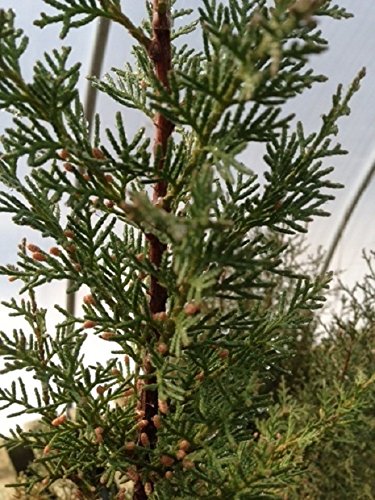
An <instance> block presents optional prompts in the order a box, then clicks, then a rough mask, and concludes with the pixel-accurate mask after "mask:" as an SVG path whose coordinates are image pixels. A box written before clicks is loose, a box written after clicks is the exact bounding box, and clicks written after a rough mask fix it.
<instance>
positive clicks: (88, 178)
mask: <svg viewBox="0 0 375 500" xmlns="http://www.w3.org/2000/svg"><path fill="white" fill-rule="evenodd" d="M82 179H83V180H84V181H86V182H89V181H90V180H91V177H90V175H89V174H83V175H82Z"/></svg>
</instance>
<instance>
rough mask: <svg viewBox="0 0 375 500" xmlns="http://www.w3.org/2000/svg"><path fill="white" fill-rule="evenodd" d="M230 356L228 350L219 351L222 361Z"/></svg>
mask: <svg viewBox="0 0 375 500" xmlns="http://www.w3.org/2000/svg"><path fill="white" fill-rule="evenodd" d="M228 356H229V351H228V349H221V350H220V351H219V358H221V359H227V357H228Z"/></svg>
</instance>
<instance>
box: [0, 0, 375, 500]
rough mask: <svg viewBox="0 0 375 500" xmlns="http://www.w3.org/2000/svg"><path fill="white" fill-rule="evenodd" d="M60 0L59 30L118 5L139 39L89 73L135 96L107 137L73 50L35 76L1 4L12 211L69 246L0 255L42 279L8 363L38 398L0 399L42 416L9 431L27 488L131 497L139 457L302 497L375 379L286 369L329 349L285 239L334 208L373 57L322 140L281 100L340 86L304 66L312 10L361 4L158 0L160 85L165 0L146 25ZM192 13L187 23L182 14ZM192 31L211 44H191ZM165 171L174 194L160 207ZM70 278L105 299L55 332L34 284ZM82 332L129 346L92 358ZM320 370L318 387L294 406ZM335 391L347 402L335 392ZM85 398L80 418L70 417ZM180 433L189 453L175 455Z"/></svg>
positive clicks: (234, 491)
mask: <svg viewBox="0 0 375 500" xmlns="http://www.w3.org/2000/svg"><path fill="white" fill-rule="evenodd" d="M45 4H46V6H48V8H49V9H48V13H44V14H42V15H41V18H40V19H39V20H38V21H37V22H36V24H37V25H39V26H40V27H44V26H47V25H49V24H55V23H59V24H61V25H62V32H61V36H62V37H64V36H65V35H66V34H67V33H68V32H69V30H70V29H73V28H79V27H81V26H83V25H85V24H87V23H89V22H91V21H93V20H95V19H97V18H100V17H105V18H107V19H109V20H111V21H113V22H116V23H118V24H120V25H121V26H122V27H123V28H125V29H126V30H127V31H128V32H129V34H130V35H132V36H133V37H134V39H135V40H136V42H137V45H136V46H135V47H134V50H133V55H134V62H133V63H132V64H130V63H128V62H126V63H125V64H124V67H123V68H114V69H113V71H112V73H110V74H108V75H107V76H106V77H105V78H104V79H103V80H99V79H96V78H93V79H92V84H93V85H94V86H95V87H96V88H97V89H98V90H100V91H101V92H102V93H103V94H105V95H103V98H105V99H108V100H113V101H114V102H115V103H116V105H117V106H118V105H120V106H121V108H122V109H121V111H119V112H117V114H115V116H114V117H113V123H114V126H113V128H107V129H106V130H104V131H103V130H102V129H101V125H100V117H99V116H96V117H95V123H94V126H93V130H94V133H93V134H92V136H91V135H90V133H89V127H88V124H87V120H86V118H85V112H84V108H83V105H82V103H81V99H80V96H79V93H78V90H77V82H78V78H79V65H78V64H73V65H71V64H70V62H69V53H70V50H69V49H67V48H63V49H61V50H60V51H53V52H52V54H45V56H44V59H43V61H39V62H37V63H36V64H35V66H34V73H33V77H32V80H31V82H26V81H25V80H24V78H23V75H22V71H21V66H20V62H19V60H20V57H21V56H22V55H23V54H24V53H25V51H26V49H27V39H26V38H25V37H24V36H23V34H22V32H21V31H20V30H17V29H16V28H15V27H14V14H12V13H11V12H6V11H4V10H1V11H0V68H1V72H2V73H1V78H0V108H1V109H5V110H6V111H9V112H10V113H12V114H13V125H12V127H9V128H8V129H7V130H6V131H5V134H4V137H3V138H2V147H3V151H2V152H1V155H0V179H1V181H2V182H3V184H4V185H5V187H6V189H5V190H4V191H3V192H1V193H0V211H1V212H5V213H9V214H11V215H12V217H13V221H14V222H15V223H16V224H18V225H20V226H27V227H29V228H31V229H33V230H34V231H36V232H37V233H39V234H40V235H41V236H42V237H43V238H48V239H49V242H50V241H52V242H53V243H52V245H54V246H52V248H50V249H49V250H47V248H46V243H45V241H44V240H43V241H42V243H40V248H39V247H36V246H35V245H30V244H27V242H25V241H24V242H23V243H22V244H21V246H20V251H19V253H18V260H17V263H16V264H8V265H2V266H1V267H0V273H1V274H3V275H7V276H8V277H9V278H10V280H11V281H14V280H17V281H18V282H21V283H22V285H21V294H25V293H27V294H29V298H28V300H25V299H21V300H20V301H16V300H14V299H12V300H10V301H8V302H7V303H5V304H4V305H5V307H6V308H7V309H9V311H10V314H11V315H12V316H15V317H20V318H24V319H26V328H27V331H26V328H24V329H16V330H15V331H14V332H13V334H9V333H6V332H5V331H4V332H1V333H0V337H1V343H0V354H1V355H2V356H3V357H4V359H5V363H6V364H5V368H4V370H3V371H9V372H10V371H18V370H23V369H26V370H28V371H30V372H32V373H33V375H34V378H35V379H36V382H37V384H38V385H37V386H36V387H35V392H34V394H31V393H30V391H29V390H28V387H27V384H26V383H25V381H24V380H23V378H22V377H20V378H18V379H17V380H16V381H14V382H13V384H12V385H11V386H10V388H7V387H5V388H2V389H1V390H0V400H1V404H2V408H12V407H13V406H15V408H13V409H12V411H13V412H14V415H18V414H20V412H22V411H23V412H29V413H35V412H38V413H39V414H40V415H41V416H42V419H43V424H42V425H43V430H42V431H35V432H33V431H32V432H22V431H21V430H20V429H18V430H17V431H14V432H12V436H11V439H10V440H9V441H8V444H9V445H10V446H13V445H15V444H16V443H17V442H20V441H21V442H22V443H23V444H28V445H32V446H33V448H34V449H35V450H36V451H37V452H38V453H37V455H38V457H37V460H36V462H35V464H34V465H33V466H32V469H33V475H32V477H31V479H30V480H28V479H27V480H26V486H27V487H28V490H27V491H28V493H29V492H31V491H32V490H33V489H34V491H35V488H37V487H38V485H39V486H40V481H41V480H43V479H44V482H43V484H44V486H43V488H44V487H46V488H47V487H49V485H50V483H52V482H53V481H54V480H55V479H57V478H61V477H66V478H68V479H69V480H71V481H72V483H73V486H74V485H78V486H79V488H80V489H81V491H82V492H83V494H85V495H87V497H88V498H91V497H92V498H96V496H95V495H99V494H100V495H101V494H102V493H103V491H104V493H103V494H107V495H109V497H110V498H115V497H116V495H117V494H118V492H119V482H121V483H125V482H127V481H128V480H129V479H132V480H136V479H137V476H135V474H136V473H137V474H138V473H139V474H140V475H141V478H142V481H143V483H147V482H152V483H153V484H154V490H153V492H152V495H151V497H152V498H155V499H166V500H167V499H168V500H169V499H170V498H176V499H190V498H236V499H251V498H254V499H255V498H281V497H283V496H285V495H288V494H289V492H292V493H293V494H294V492H297V497H293V496H291V498H298V492H301V491H302V492H303V494H304V493H305V490H304V488H305V486H303V485H302V483H301V482H299V479H298V475H299V474H300V473H301V471H302V465H301V464H302V463H303V460H304V457H305V455H306V456H307V455H308V453H309V450H313V449H314V446H316V445H317V443H319V441H320V440H322V439H328V438H327V436H328V435H329V433H330V432H331V430H330V429H332V428H333V427H334V426H335V425H336V422H339V423H340V425H344V423H346V422H347V421H349V419H350V418H351V417H350V416H351V415H352V414H354V413H352V412H355V411H359V410H358V408H359V407H360V405H361V404H362V398H364V397H365V396H364V394H365V393H366V390H367V387H368V386H369V385H370V381H369V380H370V379H368V378H366V379H363V378H362V379H356V380H357V381H356V382H355V383H354V384H353V387H351V388H349V389H348V390H347V389H346V388H345V387H341V386H340V388H339V389H338V390H337V391H336V389H337V388H335V389H331V390H332V392H329V396H327V394H326V392H325V389H324V387H323V389H322V387H319V390H317V385H314V384H315V382H314V383H312V382H311V380H312V378H314V376H315V375H314V376H313V377H311V373H313V374H314V373H315V372H313V371H311V373H310V372H309V370H308V369H307V368H306V370H302V369H301V371H302V372H303V376H304V379H303V381H302V379H301V380H299V381H298V384H297V382H296V385H295V386H293V385H292V384H291V385H292V389H291V391H290V393H293V391H294V393H293V395H291V394H289V390H288V388H287V387H286V385H285V384H286V382H285V380H286V381H287V380H289V379H292V378H293V377H294V376H296V377H297V373H298V374H299V373H301V371H298V370H296V368H295V366H296V365H297V364H298V362H297V360H296V358H294V357H293V355H294V352H298V353H302V354H301V355H302V356H306V359H307V358H308V359H309V360H311V359H315V358H318V356H317V355H315V351H314V350H311V352H310V351H309V355H307V354H306V352H305V350H306V349H305V350H304V348H305V347H306V346H305V344H303V346H301V343H303V342H306V344H308V343H309V342H310V344H308V346H309V347H311V346H312V345H313V340H312V339H313V338H314V335H315V331H314V328H315V323H314V321H313V319H314V311H315V310H316V309H319V308H320V307H321V306H322V304H323V302H324V300H325V297H324V296H325V294H326V290H327V284H328V281H329V280H328V278H327V277H325V276H320V277H314V276H311V273H308V272H306V273H305V272H304V271H303V269H301V268H299V267H298V265H297V264H296V263H295V262H292V264H291V263H290V262H288V255H289V254H288V252H292V251H293V249H294V248H295V247H294V246H293V245H294V244H295V243H294V242H295V239H294V238H295V235H296V233H302V232H304V231H306V227H307V223H308V222H310V221H311V220H312V219H313V218H314V217H317V216H323V215H327V213H326V212H325V210H324V204H325V202H326V201H328V200H330V199H332V191H331V190H332V189H333V188H337V187H339V186H338V185H337V184H334V183H332V182H331V181H330V180H329V174H330V173H331V171H332V167H331V162H332V157H333V156H335V155H341V154H344V153H345V151H344V150H343V149H342V148H341V146H340V145H339V144H337V143H336V142H335V141H334V139H335V136H336V133H337V120H338V119H339V118H341V117H342V116H345V115H347V114H348V113H349V107H348V106H349V101H350V99H351V97H352V95H353V93H354V92H355V91H356V90H357V89H358V87H359V85H360V80H361V78H362V77H363V76H364V71H362V72H361V73H360V74H359V75H358V77H357V78H356V79H355V80H354V82H353V84H352V85H351V86H350V87H349V89H348V91H347V92H346V94H345V93H344V92H343V90H342V88H341V87H339V89H338V91H337V93H336V94H335V96H334V97H333V102H332V107H331V110H329V111H328V113H327V114H326V115H323V117H322V125H321V128H320V130H318V131H317V132H314V133H312V134H310V135H306V134H305V132H304V129H303V125H302V124H300V123H297V125H294V123H295V122H294V116H292V115H286V114H285V112H284V109H283V105H284V104H285V103H286V102H287V101H289V100H290V99H291V98H294V97H295V96H297V95H298V94H300V93H302V92H303V91H304V90H306V89H309V88H310V87H311V86H312V85H313V84H315V83H322V82H324V81H325V77H324V76H322V75H316V74H315V73H314V72H313V71H312V70H311V68H310V67H309V58H310V56H312V55H315V54H320V53H321V52H323V51H324V50H326V48H327V42H326V41H325V40H324V38H323V36H322V33H321V31H320V30H319V29H318V28H317V27H316V23H315V18H316V16H330V17H333V18H337V19H339V18H344V17H348V14H347V13H346V12H345V11H344V9H342V8H340V7H337V6H335V5H333V4H332V2H330V1H328V0H327V1H318V2H309V1H307V0H297V1H295V0H278V1H276V2H275V3H274V5H273V6H272V8H271V7H270V5H269V4H270V2H267V1H266V0H252V1H250V0H246V1H239V0H229V1H228V2H218V1H215V0H204V1H203V2H201V5H200V7H199V9H197V10H196V11H194V10H193V9H184V8H179V2H177V1H176V2H174V1H172V2H159V4H160V5H159V7H160V9H162V8H168V9H169V8H170V7H173V9H172V10H171V21H172V22H173V23H175V25H173V26H172V32H171V38H172V40H173V46H172V70H171V71H170V73H169V88H166V87H165V86H163V85H162V84H161V83H160V81H159V80H158V79H157V77H156V76H155V72H154V68H153V65H152V63H151V61H150V58H149V53H148V52H149V48H150V43H151V37H152V5H151V4H150V3H147V5H146V7H147V9H146V13H147V12H148V19H147V20H146V21H144V22H143V24H142V25H141V26H140V27H137V26H135V25H134V24H133V23H132V22H131V20H130V19H129V18H128V17H127V15H126V7H125V6H122V5H121V2H119V1H117V0H102V1H98V0H74V1H69V2H68V1H57V0H45ZM185 16H192V17H191V18H190V22H189V23H188V24H186V25H183V24H182V23H180V20H181V19H184V18H185ZM194 30H195V36H197V37H198V36H199V37H200V45H199V44H198V48H193V47H192V46H190V45H187V44H183V43H181V44H179V38H180V37H182V36H184V35H186V34H189V33H191V32H192V31H194ZM176 39H177V40H178V42H176V43H175V40H176ZM127 109H131V110H132V112H134V110H136V111H138V112H140V113H142V114H143V115H144V117H145V119H146V120H147V123H152V122H155V118H156V117H157V114H158V113H161V114H163V115H164V117H166V118H167V119H169V120H170V121H171V122H172V123H173V125H174V130H173V134H172V136H171V137H170V138H169V140H168V144H167V145H166V150H165V151H163V150H162V148H156V147H153V144H152V141H151V140H150V138H149V137H148V135H149V134H148V133H147V132H146V130H147V127H145V128H142V129H140V130H139V131H138V132H136V133H135V134H134V136H133V137H130V136H129V132H128V120H129V119H131V118H129V112H128V111H127ZM253 143H262V144H263V145H264V148H265V154H264V158H263V159H264V178H265V181H263V179H261V178H259V177H258V176H257V175H256V174H255V173H254V172H253V170H252V164H251V163H250V161H249V160H248V159H247V158H248V157H247V154H246V153H247V148H248V147H249V146H251V145H252V144H253ZM327 161H329V164H328V165H327ZM26 164H27V166H29V167H32V169H31V171H29V170H27V171H26V174H25V173H24V169H25V167H26ZM160 165H162V167H163V168H162V169H160ZM156 182H164V183H165V184H166V186H167V194H166V196H164V197H163V198H160V199H156V200H155V199H154V200H152V201H151V193H150V190H151V188H152V186H151V185H152V184H154V183H156ZM285 233H286V234H288V235H290V237H291V240H286V238H285V236H284V235H285ZM155 239H157V241H158V242H159V243H160V245H161V248H162V249H163V255H162V256H161V259H160V264H158V265H156V264H155V261H152V259H150V256H149V253H148V249H149V242H150V241H155ZM61 280H69V283H70V288H69V290H68V292H69V293H73V292H77V291H80V290H82V289H83V288H86V289H89V291H90V294H89V295H86V296H85V298H84V301H83V304H82V308H81V310H80V311H79V312H78V313H77V314H72V312H69V311H66V310H65V308H64V307H62V306H61V300H58V301H57V302H58V304H57V305H56V309H57V310H58V312H59V313H61V314H62V316H63V317H62V319H61V318H60V320H59V321H60V323H59V324H57V325H56V326H55V328H52V329H51V328H50V327H49V326H48V325H49V323H48V322H47V312H46V311H45V310H44V309H42V308H40V307H38V305H37V301H36V297H35V293H36V291H37V289H38V287H40V286H42V285H44V284H46V283H54V282H57V281H61ZM155 283H157V284H158V285H159V286H160V287H163V288H164V289H165V290H166V292H167V304H166V308H167V310H166V312H165V313H164V312H160V313H158V314H151V311H150V305H149V301H150V296H149V295H150V289H152V286H154V285H155ZM344 326H345V325H344ZM344 326H342V327H343V328H344ZM345 328H346V326H345ZM87 329H90V330H89V331H90V332H91V333H89V334H86V333H85V331H86V330H87ZM4 330H5V329H4ZM88 335H91V336H96V337H97V338H96V341H97V342H105V341H107V342H109V343H110V346H113V354H114V355H116V356H121V358H118V357H117V358H113V359H111V360H110V361H109V362H108V363H107V364H104V365H103V366H102V365H101V364H96V365H88V364H87V362H86V358H85V355H84V353H85V349H86V345H87V344H86V339H87V337H88ZM299 338H301V339H302V340H298V339H299ZM323 350H324V343H323V344H321V345H319V347H318V346H316V351H319V352H320V351H323ZM124 355H125V358H124V357H123V356H124ZM340 359H341V358H340ZM322 362H323V361H322ZM148 365H150V366H151V367H152V369H153V370H152V372H151V374H150V373H145V370H144V368H145V367H147V366H148ZM319 366H320V365H319ZM316 369H317V370H319V368H316ZM344 375H345V374H344ZM336 378H337V377H336ZM283 380H284V381H283ZM342 380H344V378H342ZM145 383H146V384H148V389H149V390H150V391H156V390H157V391H158V399H159V400H160V401H159V405H160V408H159V415H158V417H159V419H160V422H159V423H158V424H156V423H155V426H156V425H158V429H157V441H156V443H155V444H153V445H152V446H151V447H149V446H148V444H147V442H144V443H140V441H139V439H141V437H140V436H142V434H140V432H142V429H143V428H142V425H143V424H142V422H143V418H144V417H145V415H142V414H141V413H139V404H140V397H141V394H142V393H141V391H142V387H143V386H144V384H145ZM304 383H306V384H307V386H306V387H310V388H311V387H312V388H313V389H312V392H313V393H314V397H310V396H309V398H307V396H306V395H305V396H304V397H305V398H306V401H307V403H306V404H304V403H303V404H302V403H301V404H300V402H299V401H298V397H301V393H300V392H298V389H297V387H298V388H301V387H302V386H303V385H304ZM308 384H312V385H311V386H309V385H308ZM316 384H317V383H316ZM366 384H367V385H366ZM323 385H324V384H323ZM328 385H329V384H328ZM332 385H333V384H332ZM303 390H306V394H307V389H303ZM334 391H336V392H334ZM297 393H298V396H295V394H297ZM332 394H339V395H340V398H339V401H338V402H337V404H336V403H335V406H332V405H331V407H330V405H329V404H328V403H327V401H328V400H329V398H331V400H332V399H334V397H333V396H332ZM294 396H295V398H297V399H293V397H294ZM314 398H315V399H314ZM313 399H314V400H313ZM296 401H297V402H296ZM72 404H73V405H74V411H75V417H74V418H71V415H70V414H69V415H68V416H69V418H67V419H65V417H64V415H62V414H63V412H65V411H66V409H67V408H69V407H70V405H72ZM363 404H364V403H363ZM20 407H21V410H20ZM56 418H57V420H56ZM59 419H60V420H59ZM147 425H150V424H147ZM337 425H339V424H337ZM181 440H183V441H184V440H185V441H188V444H187V445H186V446H187V447H188V450H187V451H188V454H187V456H186V457H185V456H182V455H183V454H181V453H180V455H178V449H179V448H178V446H179V444H178V443H180V442H181ZM141 444H142V446H141ZM185 444H186V443H185ZM42 450H44V452H43V454H42ZM311 453H313V452H311ZM309 463H310V462H309ZM311 463H312V462H311ZM307 467H308V465H307ZM136 469H137V470H136ZM172 470H173V475H172V476H171V475H170V474H168V472H171V471H172ZM137 471H138V472H137ZM166 473H167V474H166ZM171 477H172V479H171ZM39 491H40V490H39ZM28 493H27V494H28ZM90 495H91V496H90ZM93 495H94V496H93ZM302 496H303V495H302ZM302 496H299V498H302ZM306 497H308V495H307V496H306ZM98 498H99V497H98Z"/></svg>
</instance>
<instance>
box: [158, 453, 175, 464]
mask: <svg viewBox="0 0 375 500" xmlns="http://www.w3.org/2000/svg"><path fill="white" fill-rule="evenodd" d="M160 463H161V464H162V465H164V466H165V467H172V465H173V464H174V458H172V457H170V456H169V455H162V456H161V457H160Z"/></svg>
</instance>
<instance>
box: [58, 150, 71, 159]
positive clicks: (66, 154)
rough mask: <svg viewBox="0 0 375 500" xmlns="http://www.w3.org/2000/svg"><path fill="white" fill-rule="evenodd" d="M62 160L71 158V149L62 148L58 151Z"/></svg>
mask: <svg viewBox="0 0 375 500" xmlns="http://www.w3.org/2000/svg"><path fill="white" fill-rule="evenodd" d="M57 154H58V155H59V157H60V158H61V159H62V160H67V159H68V158H69V151H67V150H66V149H62V150H61V151H59V152H58V153H57Z"/></svg>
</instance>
